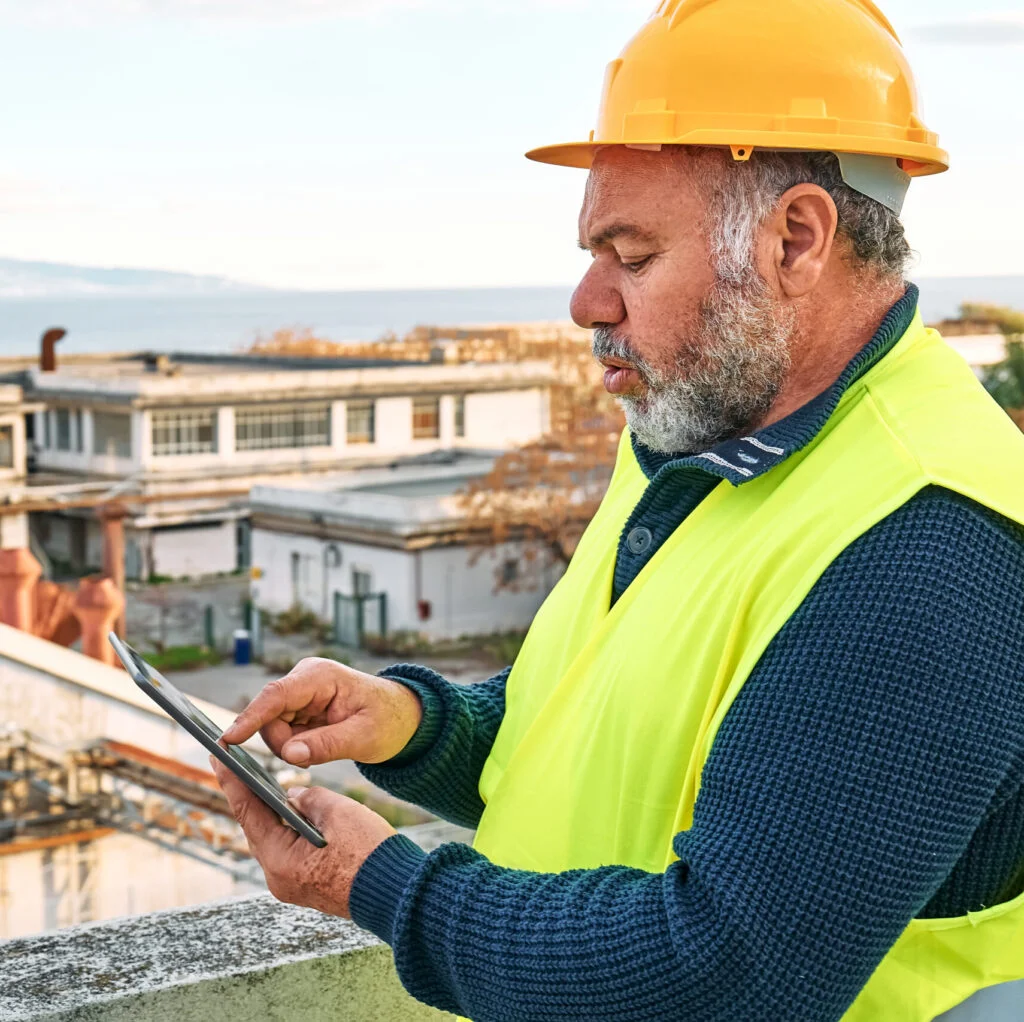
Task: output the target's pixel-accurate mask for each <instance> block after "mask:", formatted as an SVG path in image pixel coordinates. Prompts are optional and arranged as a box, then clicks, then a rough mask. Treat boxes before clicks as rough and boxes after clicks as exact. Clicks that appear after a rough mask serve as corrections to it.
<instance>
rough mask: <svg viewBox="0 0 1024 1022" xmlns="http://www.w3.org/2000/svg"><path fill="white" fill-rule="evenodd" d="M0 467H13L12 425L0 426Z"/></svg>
mask: <svg viewBox="0 0 1024 1022" xmlns="http://www.w3.org/2000/svg"><path fill="white" fill-rule="evenodd" d="M0 468H14V427H13V426H0Z"/></svg>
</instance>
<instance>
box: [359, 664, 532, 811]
mask: <svg viewBox="0 0 1024 1022" xmlns="http://www.w3.org/2000/svg"><path fill="white" fill-rule="evenodd" d="M511 670H512V668H511V667H508V668H506V669H505V670H504V671H502V672H501V673H500V674H498V675H495V677H493V678H491V679H490V680H489V681H484V682H481V683H479V684H477V685H454V684H452V683H451V682H449V681H446V680H445V679H444V678H442V677H441V675H439V674H437V673H436V672H435V671H431V670H430V669H428V668H426V667H417V666H415V665H412V664H399V665H397V666H395V667H391V668H389V669H388V670H386V671H382V672H381V673H382V676H383V677H386V678H391V679H392V680H393V681H400V682H402V683H403V684H405V685H408V686H409V688H411V689H412V690H413V691H414V692H416V694H417V695H418V696H419V697H420V701H421V702H422V703H423V721H422V723H421V724H420V727H419V729H418V731H417V732H416V735H415V736H414V737H413V739H412V741H411V742H410V743H409V745H407V746H406V748H405V749H403V750H402V752H401V754H400V755H398V756H397V757H395V759H392V760H390V761H389V762H387V763H382V764H379V765H376V766H371V765H369V764H358V766H359V770H360V771H361V772H362V774H363V776H364V777H366V778H367V780H369V781H372V782H373V783H374V784H376V785H377V787H379V788H383V789H384V790H385V791H387V792H390V793H391V794H392V795H394V796H395V797H396V798H400V799H402V800H403V801H405V802H413V803H415V804H416V805H418V806H422V807H423V808H424V809H426V810H428V811H429V812H432V813H434V814H435V815H436V816H440V817H442V819H445V820H450V821H451V822H452V823H457V824H459V826H462V827H470V828H474V827H476V825H477V823H478V822H479V821H480V814H481V813H482V812H483V811H484V804H483V801H482V800H481V798H480V792H479V790H478V785H479V781H480V772H481V771H482V770H483V767H484V763H485V762H486V760H487V757H488V755H489V754H490V751H491V746H492V745H493V744H494V739H495V737H496V736H497V734H498V728H499V727H500V726H501V721H502V718H503V717H504V715H505V682H506V681H507V680H508V676H509V673H510V672H511Z"/></svg>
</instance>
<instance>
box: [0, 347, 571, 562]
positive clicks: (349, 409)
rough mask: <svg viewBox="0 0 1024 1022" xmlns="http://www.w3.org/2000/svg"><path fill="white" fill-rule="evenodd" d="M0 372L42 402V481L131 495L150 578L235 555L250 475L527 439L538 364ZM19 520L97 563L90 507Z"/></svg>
mask: <svg viewBox="0 0 1024 1022" xmlns="http://www.w3.org/2000/svg"><path fill="white" fill-rule="evenodd" d="M15 368H16V367H14V366H11V370H14V369H15ZM2 373H3V365H2V364H0V374H2ZM6 375H7V378H8V379H17V380H19V381H20V382H21V384H22V386H23V387H24V390H25V392H26V394H27V395H28V396H29V397H30V399H31V400H32V401H34V402H36V403H37V405H38V406H39V408H40V410H39V411H37V412H36V413H35V417H34V421H33V430H32V432H33V435H34V444H35V448H36V464H37V468H38V470H39V471H40V472H42V473H46V474H47V475H48V476H49V477H50V481H53V480H55V479H63V480H64V481H65V482H66V483H68V484H69V485H72V486H73V485H74V484H76V483H78V484H91V486H92V488H93V489H94V488H95V484H96V482H98V481H106V482H108V483H109V484H110V485H112V486H115V487H117V486H118V485H119V484H120V485H123V487H124V490H125V492H128V493H133V494H141V495H143V498H144V501H145V503H144V504H142V505H141V509H140V505H139V504H133V509H135V510H134V513H133V517H131V518H129V519H128V521H127V522H126V529H127V557H126V561H127V563H126V568H127V576H128V577H129V578H148V577H151V576H154V575H159V576H169V577H183V576H197V575H208V574H217V573H222V572H231V571H235V570H237V569H240V568H245V567H247V566H248V563H249V541H248V535H249V530H248V517H249V511H248V491H249V489H250V487H251V486H252V485H253V484H254V483H257V482H260V481H268V480H273V479H280V480H289V479H296V480H297V479H301V478H306V477H308V476H310V475H311V474H312V475H315V474H318V473H329V472H337V471H338V470H339V469H351V468H356V467H363V466H373V465H381V464H388V463H390V462H392V461H394V460H395V459H396V458H401V457H408V456H411V455H417V454H424V453H428V452H431V451H436V450H442V449H443V450H456V451H457V450H460V449H462V448H486V449H497V450H500V449H504V448H507V447H510V446H513V445H517V444H521V443H525V442H528V441H530V440H533V439H535V438H537V437H539V436H540V435H542V434H543V433H545V432H546V431H547V428H548V422H549V409H548V388H549V384H550V380H551V369H550V367H549V366H547V365H546V364H545V363H542V362H525V363H517V364H488V365H472V364H470V365H445V364H431V363H396V362H386V361H367V360H362V361H356V360H345V359H326V358H278V357H266V356H246V355H222V356H221V355H199V354H172V355H169V356H167V355H148V354H133V355H124V356H103V357H79V358H72V359H64V360H62V361H61V363H60V365H59V366H58V368H57V369H56V370H55V371H52V372H43V371H42V370H41V369H39V368H37V367H31V368H23V369H22V370H21V371H20V373H19V372H13V371H9V372H8V373H7V374H6ZM0 378H2V377H0ZM0 421H2V420H0ZM0 439H2V434H0ZM193 494H194V496H192V495H193ZM32 524H33V528H34V529H36V531H37V538H38V539H39V541H40V542H41V544H42V546H43V548H44V549H45V550H46V552H47V554H48V555H49V556H50V557H51V558H52V559H54V560H57V561H60V562H65V563H67V564H68V565H69V566H70V568H71V569H72V570H74V571H82V570H84V569H85V568H87V567H90V566H95V565H98V564H99V563H100V561H101V555H100V533H99V528H98V525H97V523H96V521H95V517H94V515H93V513H92V512H91V511H88V510H82V511H75V510H67V511H59V512H57V511H55V512H48V513H45V514H39V515H36V516H34V518H33V523H32Z"/></svg>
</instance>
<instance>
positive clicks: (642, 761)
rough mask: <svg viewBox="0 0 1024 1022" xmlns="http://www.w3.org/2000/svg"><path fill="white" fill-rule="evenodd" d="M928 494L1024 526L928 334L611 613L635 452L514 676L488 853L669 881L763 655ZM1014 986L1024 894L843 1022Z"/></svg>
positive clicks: (894, 1020) (896, 965)
mask: <svg viewBox="0 0 1024 1022" xmlns="http://www.w3.org/2000/svg"><path fill="white" fill-rule="evenodd" d="M930 484H937V485H939V486H943V487H946V488H947V489H950V490H954V491H957V492H959V493H961V494H964V495H965V496H967V497H969V498H971V499H972V500H974V501H977V502H978V503H980V504H983V505H986V506H988V507H990V508H993V509H994V510H996V511H998V512H999V513H1001V514H1002V515H1004V516H1006V517H1008V518H1011V519H1014V520H1016V521H1018V522H1022V523H1024V437H1022V436H1021V434H1020V432H1019V431H1018V430H1017V428H1016V427H1015V426H1014V425H1013V424H1012V423H1011V421H1010V419H1009V418H1008V417H1007V416H1006V415H1005V414H1004V413H1003V412H1002V411H1001V410H1000V409H999V408H998V407H997V406H996V405H995V403H994V402H993V401H992V400H991V399H990V398H989V396H988V395H987V394H986V393H985V391H984V389H983V388H982V387H981V385H980V384H979V383H978V381H977V379H976V378H975V376H974V374H973V373H972V372H971V370H970V368H969V367H968V366H967V365H966V364H965V362H964V361H963V360H962V359H961V358H960V357H959V356H958V355H957V354H956V353H955V352H953V351H952V350H951V349H950V348H949V347H948V346H947V345H946V344H945V343H944V342H943V341H942V339H941V337H939V335H938V334H937V333H935V332H934V331H932V330H927V329H926V328H925V326H924V324H923V323H922V321H921V319H920V316H918V317H916V318H915V320H914V322H913V324H912V325H911V327H910V329H909V330H908V331H907V333H906V334H905V335H904V337H903V338H902V339H901V340H900V341H899V343H898V344H897V345H896V346H895V347H894V348H893V350H892V351H891V352H889V354H888V355H887V356H886V357H885V358H883V359H882V360H880V362H879V363H877V364H876V365H875V366H873V367H872V368H871V369H870V370H869V371H868V372H867V373H866V374H865V375H864V376H863V377H862V378H861V379H860V380H858V381H857V382H856V383H854V384H853V385H852V386H851V387H850V388H849V390H848V391H847V393H846V394H845V395H844V396H843V398H842V400H841V401H840V403H839V406H838V408H837V409H836V411H835V413H834V414H833V415H832V417H831V418H830V419H829V421H828V423H827V424H826V425H825V427H824V429H823V430H822V431H821V433H820V434H819V435H818V436H817V437H816V438H815V440H814V441H813V442H812V443H811V444H810V445H809V446H808V447H806V448H805V449H804V450H801V451H799V452H798V453H796V454H793V455H791V456H790V457H789V458H787V459H786V460H785V461H783V462H782V463H780V464H779V465H777V466H776V467H775V468H772V469H771V470H769V471H768V472H766V473H765V474H763V475H761V476H759V477H757V478H755V479H752V480H751V481H749V482H747V483H744V485H742V486H740V487H735V486H733V485H731V484H730V483H728V482H724V481H723V482H722V483H721V484H720V485H719V486H718V487H717V488H716V489H715V490H714V491H713V492H712V493H711V494H710V495H709V496H708V497H707V498H706V499H705V500H704V501H703V502H702V503H701V504H700V505H699V506H698V507H697V508H696V510H694V511H693V513H692V514H691V515H690V516H689V517H688V518H687V519H686V520H685V521H684V522H683V524H682V525H680V526H679V528H678V529H677V530H676V532H675V533H674V534H673V535H672V536H671V537H670V538H669V539H668V540H667V541H666V543H665V544H664V546H662V547H661V549H660V550H659V551H658V552H657V553H656V554H655V555H654V557H652V558H651V560H650V562H649V563H648V564H647V565H646V566H645V567H644V569H643V571H642V572H641V573H640V575H639V576H638V577H637V578H636V580H635V581H634V582H633V584H632V585H631V586H630V587H629V588H628V589H627V590H626V592H625V593H624V594H623V595H622V597H621V598H620V599H619V600H618V602H617V603H616V604H615V606H614V607H611V609H609V607H610V604H611V592H612V574H613V571H614V568H615V558H616V551H617V548H618V542H619V537H620V534H621V532H622V529H623V526H624V524H625V523H626V521H627V520H628V518H629V517H630V515H631V514H632V512H633V510H634V509H635V507H636V505H637V503H638V501H639V500H640V498H641V496H642V495H643V493H644V490H645V489H646V487H647V479H646V478H645V477H644V474H643V472H642V471H641V469H640V467H639V465H638V464H637V462H636V459H635V457H634V456H633V452H632V447H631V444H630V443H629V438H628V436H624V437H623V442H622V444H621V447H620V450H619V457H618V462H617V465H616V468H615V473H614V476H613V479H612V482H611V485H610V487H609V490H608V494H607V496H606V497H605V500H604V502H603V503H602V505H601V507H600V509H599V511H598V513H597V515H596V517H595V518H594V520H593V522H592V523H591V525H590V527H589V528H588V529H587V532H586V534H585V535H584V537H583V539H582V540H581V542H580V544H579V548H578V550H577V552H576V555H575V557H574V558H573V560H572V564H571V565H570V566H569V569H568V571H567V572H566V574H565V576H564V577H563V578H562V580H561V582H559V584H558V586H557V587H556V588H555V590H554V591H553V592H552V594H551V595H550V597H549V598H548V600H547V601H546V602H545V604H544V606H543V607H542V608H541V610H540V612H539V614H538V615H537V618H536V620H535V621H534V624H533V627H532V628H531V630H530V634H529V636H528V637H527V639H526V643H525V645H524V647H523V650H522V652H521V654H520V656H519V658H518V660H517V661H516V665H515V668H514V669H513V671H512V673H511V675H510V677H509V680H508V687H507V691H506V711H505V717H504V720H503V722H502V725H501V729H500V730H499V732H498V736H497V739H496V741H495V743H494V747H493V749H492V751H491V754H490V757H489V758H488V760H487V763H486V765H485V766H484V770H483V773H482V775H481V779H480V793H481V796H482V797H483V800H484V802H485V804H486V808H485V811H484V814H483V817H482V819H481V821H480V827H479V830H478V832H477V838H476V842H475V846H476V848H477V849H478V850H479V851H481V852H482V853H484V854H485V855H486V856H488V858H490V859H491V860H492V861H493V862H495V863H497V864H499V865H502V866H506V867H510V868H515V869H527V870H537V871H541V872H549V873H556V872H561V871H563V870H569V869H589V868H595V867H600V866H606V865H613V864H618V865H625V866H632V867H634V868H638V869H644V870H648V871H650V872H663V871H664V870H665V869H666V867H667V866H668V865H669V864H670V863H672V862H673V861H674V860H675V858H676V856H675V854H674V852H673V850H672V839H673V837H674V836H675V834H677V833H678V832H680V831H683V830H686V829H688V828H689V827H690V826H691V824H692V821H693V811H694V805H695V803H696V800H697V795H698V792H699V790H700V781H701V771H702V770H703V768H704V764H705V762H706V761H707V758H708V755H709V753H710V751H711V746H712V743H713V742H714V740H715V735H716V733H717V731H718V728H719V726H720V725H721V722H722V720H723V718H724V717H725V715H726V713H728V711H729V707H730V706H731V705H732V703H733V701H734V700H735V699H736V697H737V695H738V694H739V692H740V690H741V688H742V687H743V683H744V682H745V681H746V679H747V678H748V677H749V675H750V673H751V671H752V670H753V668H754V666H755V665H756V664H757V662H758V660H759V659H760V657H761V655H762V654H763V653H764V651H765V649H766V648H767V646H768V644H769V643H770V642H771V641H772V639H773V637H774V636H775V635H777V634H778V632H779V630H780V629H781V628H782V626H783V625H784V624H785V623H786V621H787V620H788V619H789V618H790V616H791V615H792V614H793V613H794V611H795V610H796V609H797V608H798V607H799V606H800V604H801V602H802V601H803V600H804V598H805V597H806V596H807V594H808V592H809V591H810V590H811V588H812V586H813V585H814V584H815V582H816V581H817V580H818V579H819V578H820V577H821V575H822V573H823V572H824V571H825V569H826V568H828V566H829V565H830V564H831V563H832V562H833V561H834V560H835V559H836V557H837V556H838V555H839V554H840V553H842V551H843V550H845V549H846V547H848V546H849V545H850V544H851V543H852V542H853V541H854V540H856V539H857V538H858V537H859V536H862V535H863V534H864V533H866V532H867V531H868V530H869V529H870V528H871V527H872V526H874V525H875V524H877V523H878V522H880V521H881V520H882V519H884V518H885V517H886V516H887V515H889V514H890V513H891V512H893V511H894V510H895V509H896V508H898V507H900V506H901V505H903V504H905V503H906V502H907V501H908V500H909V499H910V498H911V497H913V496H914V494H916V493H917V492H918V491H919V490H921V489H922V488H923V487H925V486H928V485H930ZM823 666H827V665H823ZM680 678H685V679H687V682H688V686H687V687H686V688H685V689H684V688H682V687H681V686H680V683H679V679H680ZM852 726H856V722H853V725H852ZM1021 978H1024V896H1022V897H1020V898H1017V899H1016V900H1014V901H1012V902H1010V903H1008V904H1005V905H1000V906H998V907H996V908H991V909H988V910H987V911H984V912H980V913H972V914H971V915H969V916H965V917H963V918H957V919H917V920H914V921H913V922H911V924H910V925H909V927H908V928H907V930H906V931H905V933H904V934H903V936H902V937H901V938H900V939H899V941H897V943H896V944H895V946H894V947H893V948H892V949H891V950H890V952H889V954H888V955H887V956H886V957H885V959H884V960H883V962H882V964H881V965H880V966H879V968H878V970H877V971H876V973H875V974H874V976H873V977H872V978H871V980H870V981H869V983H868V984H867V986H866V987H865V988H864V990H863V991H862V992H861V994H860V996H859V997H858V998H857V1000H856V1002H855V1003H854V1004H853V1006H852V1007H851V1008H850V1010H849V1012H848V1013H847V1014H846V1016H845V1022H880V1020H884V1022H929V1020H931V1019H933V1018H935V1016H937V1015H939V1014H941V1013H942V1012H944V1011H947V1010H949V1009H951V1008H953V1007H954V1006H956V1005H959V1004H962V1003H963V1002H964V1001H966V1000H967V999H968V998H970V997H971V996H972V995H973V994H974V993H975V992H976V991H979V990H981V989H983V988H986V987H990V986H993V985H995V984H1000V983H1005V982H1009V981H1012V980H1019V979H1021Z"/></svg>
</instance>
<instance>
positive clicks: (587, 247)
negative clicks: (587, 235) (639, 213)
mask: <svg viewBox="0 0 1024 1022" xmlns="http://www.w3.org/2000/svg"><path fill="white" fill-rule="evenodd" d="M618 238H630V239H631V240H633V241H656V240H657V239H656V237H655V235H654V234H652V233H651V232H650V231H645V230H644V229H643V228H642V227H637V225H636V224H627V223H615V224H610V225H609V226H608V227H606V228H605V229H604V230H603V231H600V232H599V233H598V234H595V235H594V236H593V237H592V238H591V239H590V242H589V244H588V243H587V242H585V241H583V240H582V239H580V242H579V246H580V248H581V249H583V251H584V252H590V251H591V250H592V249H595V248H602V247H603V246H605V245H610V244H611V243H612V242H613V241H615V240H616V239H618Z"/></svg>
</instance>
